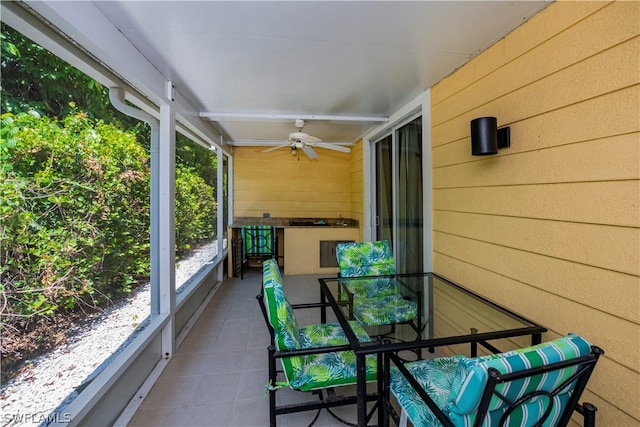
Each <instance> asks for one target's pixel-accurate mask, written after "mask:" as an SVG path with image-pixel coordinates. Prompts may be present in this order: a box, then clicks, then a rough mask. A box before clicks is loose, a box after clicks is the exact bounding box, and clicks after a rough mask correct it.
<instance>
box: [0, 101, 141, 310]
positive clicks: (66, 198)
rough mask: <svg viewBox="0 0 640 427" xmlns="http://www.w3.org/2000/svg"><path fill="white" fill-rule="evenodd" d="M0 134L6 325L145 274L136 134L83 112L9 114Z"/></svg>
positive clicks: (103, 294)
mask: <svg viewBox="0 0 640 427" xmlns="http://www.w3.org/2000/svg"><path fill="white" fill-rule="evenodd" d="M0 136H1V139H0V156H1V157H0V164H1V165H2V166H1V168H0V236H2V241H1V243H0V249H1V251H2V252H1V257H2V258H1V266H0V277H1V279H2V280H1V283H2V288H1V289H0V290H1V291H2V295H3V297H4V301H3V306H2V307H0V308H1V309H2V314H3V316H5V319H4V320H5V321H7V318H8V319H9V320H11V319H13V320H14V321H15V320H19V319H29V318H31V317H32V316H34V315H43V314H45V315H46V314H52V313H53V312H54V311H55V310H58V309H73V308H75V307H76V306H78V304H81V305H83V304H89V305H95V304H98V303H100V302H102V301H103V300H104V299H105V298H109V297H110V296H111V294H112V292H127V291H130V286H131V283H132V282H133V281H135V279H136V277H146V276H148V268H149V166H148V154H147V153H146V152H145V151H144V149H143V148H142V147H141V146H140V145H139V144H138V143H137V142H136V138H135V135H134V134H132V133H127V132H124V131H121V130H119V129H117V128H115V127H114V126H112V125H108V124H105V123H103V122H101V121H99V120H97V121H94V120H91V119H89V118H88V117H87V116H86V114H83V113H72V114H70V115H68V116H67V117H66V118H64V119H63V120H62V121H58V120H55V119H49V118H47V117H38V116H37V115H36V114H26V113H19V114H17V115H13V114H10V113H7V114H4V115H2V130H1V135H0Z"/></svg>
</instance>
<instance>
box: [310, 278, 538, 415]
mask: <svg viewBox="0 0 640 427" xmlns="http://www.w3.org/2000/svg"><path fill="white" fill-rule="evenodd" d="M319 281H320V287H321V298H322V302H323V303H327V302H328V303H329V305H330V306H331V308H332V310H333V312H334V314H335V316H336V317H337V320H338V321H339V322H340V325H341V326H342V328H343V329H344V331H345V334H346V335H347V338H348V339H349V343H350V345H351V347H352V348H353V350H354V352H355V354H356V363H357V371H358V372H357V377H358V382H357V406H358V409H357V411H358V426H359V427H365V426H367V420H368V415H367V406H366V394H367V390H366V376H365V372H366V369H365V357H366V355H368V354H378V379H379V381H378V425H382V423H383V421H384V420H383V415H382V411H381V410H380V408H381V396H382V393H383V391H382V382H381V381H380V378H382V375H383V372H382V371H381V370H382V367H381V365H382V363H381V354H382V353H385V352H399V351H402V350H414V351H415V349H423V348H428V349H429V350H430V351H432V350H433V349H434V348H435V347H440V346H449V345H455V344H471V347H470V351H469V354H468V355H469V356H471V357H475V356H476V355H477V349H478V344H481V345H482V346H483V347H484V348H486V349H488V350H489V351H492V352H494V353H498V352H500V351H506V350H511V349H512V348H504V349H502V350H500V349H498V348H497V347H496V345H502V344H508V343H503V342H502V341H501V340H504V339H509V338H513V337H524V336H530V337H531V344H532V345H534V344H538V343H540V342H541V339H542V333H543V332H546V328H545V327H543V326H540V325H538V324H536V323H534V322H532V321H530V320H528V319H526V318H524V317H522V316H519V315H518V314H516V313H513V312H511V311H509V310H507V309H505V308H503V307H501V306H499V305H497V304H495V303H493V302H491V301H488V300H487V299H485V298H483V297H481V296H480V295H477V294H475V293H473V292H471V291H469V290H467V289H465V288H463V287H461V286H459V285H457V284H455V283H453V282H451V281H449V280H447V279H445V278H443V277H440V276H438V275H437V274H435V273H419V274H399V275H394V276H376V277H359V278H323V279H319ZM367 288H368V289H367ZM365 293H368V294H367V295H365V296H362V295H363V294H365ZM381 294H387V296H389V295H391V298H390V300H391V301H393V300H394V299H396V301H398V300H397V299H398V298H400V301H399V304H398V305H399V306H404V308H403V309H406V307H407V306H409V307H411V308H412V310H411V313H412V314H413V310H415V315H413V316H409V317H411V319H409V321H406V322H402V323H395V324H393V323H392V324H382V325H375V326H372V325H371V324H370V323H369V324H365V325H363V326H364V328H365V330H366V331H367V333H368V334H369V336H370V338H371V339H370V340H368V341H366V340H364V339H362V340H359V339H358V337H357V336H356V334H355V333H354V331H353V328H352V327H351V323H350V321H354V320H355V321H359V319H358V317H360V319H362V318H363V316H362V312H361V311H360V312H359V309H364V308H366V304H369V305H370V304H371V301H365V300H363V298H369V297H371V298H376V297H379V296H380V295H381ZM358 295H360V296H358ZM387 301H388V300H387ZM402 301H409V302H410V304H404V303H402ZM392 305H393V304H392ZM358 314H360V316H358ZM321 316H322V321H323V322H324V321H326V312H322V313H321ZM399 317H400V316H399ZM405 318H406V316H405ZM368 319H369V320H370V318H368ZM360 323H361V324H362V322H360ZM364 323H367V322H364ZM489 341H491V343H489ZM511 346H513V344H511V345H510V347H511ZM465 353H466V352H465ZM416 355H417V356H418V357H422V356H423V354H422V353H421V350H418V351H417V353H416Z"/></svg>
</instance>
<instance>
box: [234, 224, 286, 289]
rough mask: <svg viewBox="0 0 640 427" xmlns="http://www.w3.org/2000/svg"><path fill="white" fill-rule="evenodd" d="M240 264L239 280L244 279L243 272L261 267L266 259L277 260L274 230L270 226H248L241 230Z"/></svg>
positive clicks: (276, 243)
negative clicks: (253, 266)
mask: <svg viewBox="0 0 640 427" xmlns="http://www.w3.org/2000/svg"><path fill="white" fill-rule="evenodd" d="M241 238H242V264H241V269H240V278H241V279H244V270H245V269H248V268H250V267H251V265H255V266H258V267H262V262H263V261H265V260H267V259H271V258H273V259H275V260H277V259H278V242H277V239H276V229H275V227H274V226H272V225H248V226H245V227H242V229H241Z"/></svg>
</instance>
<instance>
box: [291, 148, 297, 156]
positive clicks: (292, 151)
mask: <svg viewBox="0 0 640 427" xmlns="http://www.w3.org/2000/svg"><path fill="white" fill-rule="evenodd" d="M297 154H298V149H297V148H296V147H291V155H292V156H295V155H297Z"/></svg>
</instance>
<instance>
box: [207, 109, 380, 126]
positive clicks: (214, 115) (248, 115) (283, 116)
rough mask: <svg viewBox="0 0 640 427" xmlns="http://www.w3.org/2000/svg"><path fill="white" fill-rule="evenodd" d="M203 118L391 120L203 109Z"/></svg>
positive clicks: (367, 117)
mask: <svg viewBox="0 0 640 427" xmlns="http://www.w3.org/2000/svg"><path fill="white" fill-rule="evenodd" d="M199 116H200V117H202V118H206V119H210V120H217V121H220V120H235V121H247V120H296V119H302V120H328V121H343V122H377V123H384V122H386V121H388V120H389V118H388V117H374V116H346V115H331V114H295V113H210V112H206V111H202V112H200V113H199Z"/></svg>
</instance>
